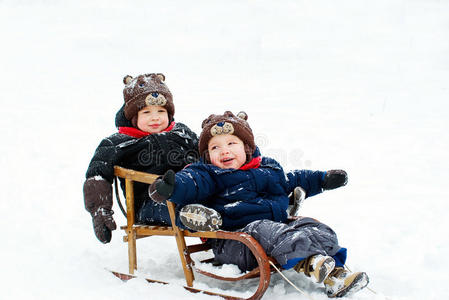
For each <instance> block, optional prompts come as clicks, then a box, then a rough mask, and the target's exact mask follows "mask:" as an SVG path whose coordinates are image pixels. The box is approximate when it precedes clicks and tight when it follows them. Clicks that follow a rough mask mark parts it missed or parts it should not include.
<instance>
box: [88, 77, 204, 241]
mask: <svg viewBox="0 0 449 300" xmlns="http://www.w3.org/2000/svg"><path fill="white" fill-rule="evenodd" d="M123 82H124V84H125V87H124V89H123V96H124V100H125V103H124V105H123V107H122V108H121V109H120V110H119V112H118V113H117V115H116V126H117V127H118V132H117V133H115V134H113V135H111V136H109V137H107V138H104V139H103V140H102V141H101V143H100V145H99V146H98V147H97V149H96V151H95V154H94V156H93V158H92V160H91V162H90V164H89V167H88V169H87V172H86V181H85V182H84V187H83V193H84V204H85V207H86V210H87V211H88V212H89V213H90V214H91V216H92V222H93V227H94V232H95V235H96V236H97V238H98V239H99V240H100V241H101V242H103V243H108V242H110V240H111V230H115V229H116V224H115V222H114V219H113V218H112V214H113V211H112V182H113V179H114V166H115V165H118V166H122V167H125V168H130V169H134V170H138V171H143V172H149V173H154V174H164V173H165V172H166V171H167V170H175V171H178V170H181V169H182V168H183V167H184V166H185V165H187V164H189V163H192V162H195V161H197V160H198V158H199V155H198V150H197V149H198V138H197V136H196V134H195V133H194V132H192V131H191V130H190V129H189V128H188V127H187V126H186V125H184V124H182V123H175V121H174V118H173V116H174V113H175V107H174V104H173V96H172V94H171V92H170V90H169V89H168V87H167V85H166V84H165V76H164V75H163V74H145V75H139V76H138V77H136V78H132V77H131V76H126V77H125V78H124V80H123ZM121 186H122V190H123V191H125V184H124V180H121ZM134 197H135V211H136V220H137V222H139V223H144V224H161V225H168V224H170V217H169V214H168V210H167V206H166V204H165V203H156V202H154V201H152V200H151V199H150V198H149V197H148V185H147V184H143V183H137V182H136V183H134Z"/></svg>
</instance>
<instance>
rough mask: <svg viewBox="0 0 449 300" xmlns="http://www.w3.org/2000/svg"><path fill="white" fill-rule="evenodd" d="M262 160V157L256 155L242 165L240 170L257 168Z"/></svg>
mask: <svg viewBox="0 0 449 300" xmlns="http://www.w3.org/2000/svg"><path fill="white" fill-rule="evenodd" d="M261 161H262V157H260V156H258V157H254V158H253V159H252V160H251V161H250V162H249V163H247V164H245V165H243V166H241V167H240V168H239V170H243V171H246V170H249V169H257V168H258V167H259V166H260V162H261Z"/></svg>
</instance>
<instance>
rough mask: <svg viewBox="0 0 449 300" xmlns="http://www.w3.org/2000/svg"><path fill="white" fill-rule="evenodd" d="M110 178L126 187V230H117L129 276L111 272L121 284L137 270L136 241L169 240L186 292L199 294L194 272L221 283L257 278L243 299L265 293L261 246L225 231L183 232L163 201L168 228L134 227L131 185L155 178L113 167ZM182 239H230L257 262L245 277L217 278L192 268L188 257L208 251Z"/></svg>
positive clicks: (265, 266) (266, 265) (267, 272)
mask: <svg viewBox="0 0 449 300" xmlns="http://www.w3.org/2000/svg"><path fill="white" fill-rule="evenodd" d="M114 174H115V175H116V176H118V177H121V178H124V179H125V187H126V218H127V224H126V226H121V227H120V228H121V229H122V230H124V231H125V233H126V235H125V236H124V237H123V241H124V242H126V243H128V260H129V274H122V273H118V272H113V273H114V274H115V275H116V276H117V277H119V278H121V279H122V280H125V277H126V280H128V279H131V278H133V277H134V275H133V274H134V270H137V248H136V240H137V239H140V238H144V237H149V236H173V237H175V240H176V245H177V248H178V253H179V257H180V259H181V265H182V268H183V271H184V277H185V280H186V283H187V286H186V287H185V288H186V289H188V290H190V291H192V292H199V291H200V290H198V289H196V288H193V282H194V280H195V276H194V273H193V270H195V271H196V272H198V273H200V274H203V275H206V276H209V277H211V278H215V279H220V280H225V281H238V280H242V279H247V278H254V277H257V276H258V277H259V285H258V287H257V290H256V291H255V292H254V294H253V295H252V296H251V297H249V298H246V299H248V300H249V299H260V298H261V297H262V296H263V294H264V293H265V291H266V289H267V288H268V285H269V283H270V277H271V268H270V264H269V260H270V258H268V257H267V255H266V254H265V252H264V250H263V248H262V246H260V244H259V243H258V242H257V241H256V240H255V239H254V238H253V237H252V236H250V235H249V234H246V233H243V232H228V231H215V232H190V231H188V230H183V229H181V228H179V227H178V226H176V222H175V215H176V214H175V204H174V203H172V202H170V201H167V207H168V211H169V214H170V220H171V223H172V224H174V225H172V226H160V225H140V224H135V211H134V189H133V183H134V182H142V183H147V184H151V183H153V182H154V181H155V180H156V179H157V178H158V177H159V176H158V175H154V174H149V173H144V172H139V171H135V170H129V169H125V168H122V167H119V166H115V167H114ZM185 237H198V238H211V239H230V240H236V241H239V242H241V243H243V244H244V245H245V246H247V247H248V248H249V249H250V251H251V252H252V254H253V255H254V257H255V258H256V260H257V263H258V267H257V268H256V269H254V270H252V271H251V272H249V273H245V274H243V275H241V276H239V277H223V276H219V275H216V274H213V273H210V272H207V271H204V270H201V269H200V268H197V267H195V264H194V262H193V260H192V259H191V257H190V254H191V253H195V252H200V251H206V250H208V249H210V246H209V245H207V244H204V243H200V244H196V245H189V246H187V245H186V241H185ZM148 281H150V282H159V283H163V282H162V281H158V280H148ZM201 292H204V293H207V294H210V295H218V296H221V297H223V298H225V299H242V298H238V297H233V296H226V295H222V294H217V293H213V292H208V291H203V290H201Z"/></svg>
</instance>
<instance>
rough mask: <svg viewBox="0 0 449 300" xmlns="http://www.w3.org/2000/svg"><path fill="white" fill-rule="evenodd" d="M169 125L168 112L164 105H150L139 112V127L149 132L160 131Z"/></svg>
mask: <svg viewBox="0 0 449 300" xmlns="http://www.w3.org/2000/svg"><path fill="white" fill-rule="evenodd" d="M167 127H168V113H167V110H166V109H165V108H164V107H163V106H157V105H148V106H145V107H144V108H142V109H141V110H139V112H138V113H137V128H139V129H140V130H142V131H145V132H149V133H159V132H161V131H162V130H164V129H165V128H167Z"/></svg>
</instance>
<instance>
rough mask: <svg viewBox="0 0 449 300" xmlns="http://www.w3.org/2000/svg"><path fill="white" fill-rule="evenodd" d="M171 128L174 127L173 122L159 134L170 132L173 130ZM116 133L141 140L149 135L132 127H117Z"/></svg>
mask: <svg viewBox="0 0 449 300" xmlns="http://www.w3.org/2000/svg"><path fill="white" fill-rule="evenodd" d="M173 127H175V122H174V121H173V122H171V123H170V125H169V126H168V127H167V128H165V129H164V130H162V131H161V132H167V131H170V130H172V129H173ZM118 133H121V134H126V135H129V136H132V137H135V138H138V139H140V138H142V137H144V136H148V135H150V134H151V133H149V132H145V131H142V130H140V129H137V128H134V127H119V128H118ZM158 133H160V132H158Z"/></svg>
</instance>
